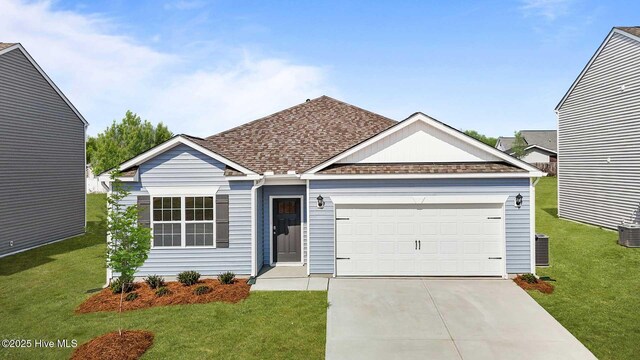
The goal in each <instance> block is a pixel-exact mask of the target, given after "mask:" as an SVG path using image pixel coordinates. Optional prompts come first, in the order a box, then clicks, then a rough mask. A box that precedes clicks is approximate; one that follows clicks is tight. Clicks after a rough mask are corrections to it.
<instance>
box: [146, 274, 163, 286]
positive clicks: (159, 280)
mask: <svg viewBox="0 0 640 360" xmlns="http://www.w3.org/2000/svg"><path fill="white" fill-rule="evenodd" d="M144 281H145V282H146V283H147V285H149V287H150V288H152V289H157V288H159V287H161V286H164V278H163V277H162V276H159V275H149V276H147V278H146V279H144Z"/></svg>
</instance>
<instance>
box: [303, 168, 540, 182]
mask: <svg viewBox="0 0 640 360" xmlns="http://www.w3.org/2000/svg"><path fill="white" fill-rule="evenodd" d="M546 175H547V174H546V173H543V172H542V171H540V170H537V171H535V172H526V173H487V174H349V175H318V174H304V175H302V176H301V178H302V179H303V180H307V179H308V180H355V179H382V180H384V179H493V178H498V179H501V178H520V179H522V178H525V179H526V178H532V177H543V176H546Z"/></svg>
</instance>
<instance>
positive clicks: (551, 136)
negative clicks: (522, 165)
mask: <svg viewBox="0 0 640 360" xmlns="http://www.w3.org/2000/svg"><path fill="white" fill-rule="evenodd" d="M520 134H522V138H523V139H524V141H525V142H526V143H527V147H526V148H525V155H524V156H523V157H522V158H521V159H520V160H522V161H526V162H528V163H529V164H549V163H555V162H556V161H557V159H558V145H557V137H558V133H557V131H556V130H522V131H520ZM515 139H516V138H515V137H514V136H500V137H499V138H498V142H496V149H498V150H501V151H504V152H506V153H508V154H510V155H513V152H512V151H511V148H512V147H513V142H514V141H515Z"/></svg>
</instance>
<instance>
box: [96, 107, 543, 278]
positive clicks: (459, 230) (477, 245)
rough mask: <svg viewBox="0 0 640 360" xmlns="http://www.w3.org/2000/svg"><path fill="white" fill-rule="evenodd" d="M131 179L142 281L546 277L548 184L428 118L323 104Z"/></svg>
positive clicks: (152, 153)
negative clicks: (143, 235)
mask: <svg viewBox="0 0 640 360" xmlns="http://www.w3.org/2000/svg"><path fill="white" fill-rule="evenodd" d="M120 168H121V169H123V173H122V177H121V179H122V180H123V181H124V182H125V183H126V184H128V186H129V188H130V190H131V191H132V192H131V195H130V196H129V197H128V198H127V199H126V200H125V203H126V204H139V205H141V206H142V207H143V208H144V209H145V210H144V211H143V212H142V214H141V224H143V225H144V226H150V227H151V228H152V233H153V235H154V239H153V241H152V249H151V252H150V254H149V258H148V260H147V261H146V263H145V264H144V266H142V267H141V268H140V270H139V271H138V274H137V275H138V276H144V275H149V274H162V275H175V274H176V273H178V272H181V271H185V270H197V271H199V272H200V273H202V274H206V275H215V274H218V273H220V272H223V271H227V270H229V271H233V272H235V273H236V274H242V275H256V274H258V273H259V271H260V270H261V268H262V267H265V266H272V265H276V266H280V265H286V266H303V265H306V267H307V268H306V269H307V272H308V274H330V275H334V276H335V275H337V276H355V275H366V276H384V275H424V276H428V275H451V276H498V277H507V274H512V273H527V272H534V271H535V265H534V254H533V251H534V250H533V249H534V228H535V226H534V219H535V218H534V211H533V210H532V209H534V199H535V197H534V187H533V181H534V179H535V178H537V177H541V176H544V173H542V172H541V171H539V170H538V169H536V168H535V167H533V166H531V165H529V164H527V163H525V162H522V161H520V160H518V159H516V158H513V157H511V156H509V155H507V154H505V153H503V152H501V151H498V150H496V149H494V148H493V147H491V146H488V145H485V144H483V143H482V142H480V141H477V140H475V139H473V138H471V137H469V136H467V135H465V134H463V133H461V132H459V131H457V130H455V129H453V128H451V127H449V126H447V125H445V124H443V123H441V122H439V121H437V120H435V119H433V118H431V117H429V116H427V115H424V114H422V113H415V114H413V115H411V116H410V117H409V118H407V119H405V120H403V121H401V122H396V121H394V120H391V119H388V118H386V117H383V116H380V115H377V114H374V113H372V112H369V111H366V110H363V109H360V108H358V107H355V106H352V105H349V104H346V103H343V102H341V101H338V100H334V99H332V98H329V97H326V96H323V97H320V98H317V99H314V100H308V101H307V102H304V103H302V104H300V105H297V106H294V107H292V108H289V109H286V110H283V111H280V112H278V113H275V114H273V115H270V116H267V117H264V118H261V119H258V120H255V121H252V122H249V123H247V124H244V125H242V126H239V127H236V128H233V129H231V130H227V131H224V132H222V133H219V134H217V135H213V136H210V137H207V138H198V137H193V136H187V135H178V136H175V137H174V138H172V139H170V140H169V141H167V142H165V143H163V144H161V145H159V146H157V147H155V148H153V149H151V150H149V151H147V152H145V153H142V154H140V155H139V156H137V157H135V158H133V159H131V160H129V161H127V162H125V163H123V164H122V165H121V166H120ZM107 179H108V176H104V177H103V181H107ZM516 199H520V200H521V201H522V202H521V203H520V200H518V201H517V200H516ZM516 202H518V204H516ZM108 276H110V275H109V274H108Z"/></svg>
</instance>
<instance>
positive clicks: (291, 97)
mask: <svg viewBox="0 0 640 360" xmlns="http://www.w3.org/2000/svg"><path fill="white" fill-rule="evenodd" d="M117 31H118V24H117V23H114V22H113V21H111V20H109V19H107V18H105V17H103V16H100V15H83V14H79V13H75V12H70V11H58V10H54V9H52V5H51V3H50V2H40V3H23V2H20V1H17V0H4V1H2V2H0V34H1V36H2V37H3V38H2V39H0V41H5V42H20V43H22V44H23V45H24V46H25V48H26V49H27V51H29V53H30V54H31V55H32V56H33V57H34V58H35V60H36V61H37V62H38V63H39V64H40V66H41V67H42V68H43V69H44V70H45V71H46V72H47V73H48V74H49V76H50V77H51V78H52V79H53V80H54V81H55V82H56V84H57V85H58V87H60V88H61V90H62V91H63V92H64V93H65V94H66V95H67V97H69V99H70V100H71V101H72V102H73V103H74V105H76V107H77V108H78V109H79V110H80V112H81V113H82V114H83V115H84V116H85V118H86V119H87V120H88V121H89V122H90V123H91V126H90V128H89V133H90V134H95V133H97V132H100V131H102V130H103V129H104V127H105V126H106V125H108V124H109V123H110V122H111V121H112V120H113V119H119V118H121V117H122V116H123V115H124V112H125V111H126V110H127V109H131V110H132V111H134V112H138V113H139V114H140V115H141V116H142V117H143V118H148V119H149V120H151V121H153V122H158V121H163V122H165V123H166V124H168V125H169V128H170V129H172V130H173V131H174V132H183V133H191V134H193V135H197V136H206V135H211V134H213V133H215V132H218V131H220V130H223V129H226V128H229V127H232V126H234V125H238V124H240V123H243V122H246V121H249V120H252V119H254V118H256V117H259V116H263V115H267V114H269V113H270V112H273V111H277V110H279V109H282V108H284V107H286V106H290V105H293V104H296V103H299V102H302V101H304V99H305V98H308V97H314V96H318V95H320V94H322V93H324V91H326V90H328V89H329V87H328V86H327V85H326V79H325V78H326V76H325V71H324V69H322V68H320V67H316V66H307V65H298V64H293V63H291V62H290V61H287V60H286V59H278V58H258V57H252V56H251V55H245V56H244V57H240V58H239V59H237V60H235V61H230V59H228V58H227V59H221V61H224V63H230V62H231V63H234V64H235V65H234V66H230V67H229V66H227V67H218V68H215V66H216V65H218V64H215V63H212V62H211V61H210V60H209V61H207V63H206V64H203V65H206V66H207V69H211V68H214V69H215V70H204V68H202V69H200V68H194V66H193V65H188V64H198V63H200V62H199V61H197V59H193V58H190V57H189V56H190V54H189V53H187V52H185V53H180V54H171V53H165V52H161V51H158V50H154V49H153V48H151V47H149V46H146V45H144V44H140V43H137V42H136V40H135V39H133V38H131V37H128V36H124V35H120V34H118V33H117ZM238 52H239V53H243V52H242V51H236V52H235V53H238ZM245 53H246V51H245ZM201 55H202V54H199V56H201ZM210 58H212V57H209V59H210ZM185 68H186V69H185Z"/></svg>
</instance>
